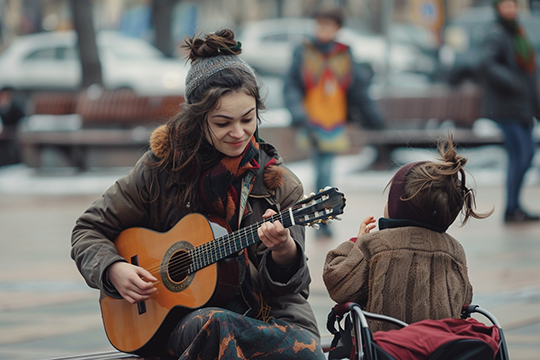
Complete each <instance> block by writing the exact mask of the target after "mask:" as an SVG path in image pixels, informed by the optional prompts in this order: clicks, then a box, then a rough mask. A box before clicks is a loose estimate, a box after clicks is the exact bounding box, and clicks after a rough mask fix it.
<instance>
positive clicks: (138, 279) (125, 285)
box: [109, 261, 157, 304]
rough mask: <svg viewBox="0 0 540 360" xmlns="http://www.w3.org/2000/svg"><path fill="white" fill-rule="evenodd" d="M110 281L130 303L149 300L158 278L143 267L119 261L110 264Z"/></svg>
mask: <svg viewBox="0 0 540 360" xmlns="http://www.w3.org/2000/svg"><path fill="white" fill-rule="evenodd" d="M109 281H110V282H111V284H112V285H113V286H114V287H115V288H116V290H117V291H118V292H119V293H120V295H122V297H123V298H124V299H126V300H127V301H128V302H129V303H130V304H135V303H138V302H141V301H145V300H148V299H149V298H150V295H152V294H153V293H154V292H155V291H156V290H157V289H156V288H155V287H154V284H153V283H154V282H156V281H157V279H156V278H155V277H154V276H152V274H150V273H149V272H148V271H147V270H145V269H143V268H142V267H139V266H136V265H132V264H129V263H127V262H123V261H119V262H115V263H114V264H112V265H111V266H109Z"/></svg>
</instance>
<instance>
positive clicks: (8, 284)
mask: <svg viewBox="0 0 540 360" xmlns="http://www.w3.org/2000/svg"><path fill="white" fill-rule="evenodd" d="M291 167H292V168H293V170H294V171H295V172H297V173H298V174H299V176H300V177H301V178H302V180H303V181H304V183H305V184H306V188H309V179H311V173H310V170H309V169H308V165H307V164H305V163H301V164H300V163H299V164H292V165H291ZM122 171H123V170H116V171H110V172H103V173H96V174H92V173H87V174H66V175H62V174H60V175H58V174H47V173H45V174H43V173H41V174H36V173H34V172H32V171H28V170H27V169H18V168H14V169H7V170H5V169H0V239H1V242H2V251H1V252H0V360H8V359H9V360H31V359H40V358H46V357H53V356H66V355H72V354H80V353H88V352H95V351H104V350H111V349H112V348H111V346H110V345H109V343H108V341H107V339H106V336H105V333H104V331H103V328H102V324H101V318H100V310H99V305H98V302H97V298H98V292H97V291H96V290H91V289H89V288H88V287H87V286H86V284H85V283H84V281H83V280H82V278H81V277H80V275H79V274H78V272H77V270H76V269H75V265H74V263H73V261H72V260H71V259H70V257H69V250H70V246H69V241H70V233H71V229H72V227H73V224H74V222H75V220H76V218H77V217H78V216H79V215H80V214H81V213H82V212H83V211H84V210H85V209H86V208H87V207H88V206H89V205H90V204H91V203H92V202H93V201H94V200H95V199H96V198H97V197H98V196H99V195H100V193H101V192H102V191H104V190H105V189H106V187H108V186H109V185H110V184H112V182H113V181H114V179H116V178H117V177H119V176H120V175H121V173H122ZM471 172H472V175H473V176H474V178H475V179H476V180H477V182H478V185H477V187H476V188H477V193H478V194H477V204H478V209H479V210H480V211H484V210H486V211H487V210H489V209H491V208H492V207H495V214H494V215H493V216H491V217H490V218H488V219H485V220H475V219H472V220H471V221H470V223H468V224H467V225H465V226H464V227H459V226H458V225H456V224H455V225H453V226H452V227H451V228H450V229H449V233H450V234H451V235H453V236H454V237H456V238H457V239H458V240H459V241H460V242H461V243H462V244H463V246H464V248H465V251H466V253H467V257H468V264H469V274H470V278H471V281H472V283H473V286H474V294H475V295H474V302H475V303H478V304H479V305H481V306H482V307H484V308H485V309H487V310H489V311H490V312H492V313H493V314H494V315H495V316H496V317H497V318H498V320H499V321H500V322H501V323H502V326H503V329H504V330H505V332H506V336H507V343H508V345H509V350H510V357H511V359H513V360H526V359H538V358H540V280H539V279H540V261H539V259H540V224H527V225H522V226H505V225H504V224H503V223H502V221H501V218H502V214H501V208H502V201H503V200H502V199H503V189H502V185H501V183H502V181H501V179H502V174H501V172H498V171H484V170H478V171H471ZM391 175H392V172H382V173H381V172H378V173H375V172H361V173H359V172H350V171H348V170H346V169H345V170H340V171H338V172H337V178H336V186H337V187H338V188H339V189H340V191H342V192H344V193H345V196H346V199H347V206H346V208H345V213H344V215H343V216H342V221H341V222H334V223H333V224H332V225H331V226H332V227H333V228H334V231H335V238H334V240H333V241H331V242H326V243H321V242H317V241H316V240H315V238H314V230H312V229H308V231H307V240H306V241H307V245H306V246H307V252H308V256H309V258H310V260H309V263H310V266H311V272H312V278H313V284H312V295H311V298H310V301H311V304H312V306H313V308H314V310H315V312H316V315H317V319H318V321H319V326H320V329H321V333H323V334H327V331H326V329H325V322H326V315H327V313H328V311H329V310H330V308H331V307H332V306H333V303H332V301H331V300H330V299H329V298H328V296H327V294H326V290H325V288H324V285H323V283H322V279H321V272H322V264H323V262H324V257H325V255H326V253H327V251H328V250H329V249H331V248H333V247H335V246H337V245H338V244H339V243H340V242H341V241H345V240H347V239H349V238H350V237H351V236H354V235H355V234H356V232H357V227H358V223H359V221H360V220H361V219H363V218H364V217H366V216H368V215H374V216H375V217H380V216H382V211H383V208H384V203H385V194H383V189H384V187H385V186H386V183H387V182H388V180H389V179H390V177H391ZM85 182H87V183H88V184H89V185H88V186H83V185H81V183H85ZM524 198H525V205H526V206H528V208H530V209H534V210H536V211H540V205H539V204H540V183H539V181H537V180H536V179H535V178H533V180H532V181H530V182H529V184H528V185H527V187H526V188H525V197H524Z"/></svg>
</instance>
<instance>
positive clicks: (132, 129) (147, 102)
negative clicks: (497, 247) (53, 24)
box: [19, 86, 502, 170]
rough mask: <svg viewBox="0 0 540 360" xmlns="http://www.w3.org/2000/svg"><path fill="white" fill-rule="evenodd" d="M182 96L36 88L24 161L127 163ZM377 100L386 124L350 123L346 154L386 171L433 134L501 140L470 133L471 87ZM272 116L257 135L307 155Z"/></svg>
mask: <svg viewBox="0 0 540 360" xmlns="http://www.w3.org/2000/svg"><path fill="white" fill-rule="evenodd" d="M182 101H183V98H182V97H181V96H164V97H147V96H138V95H136V94H135V93H133V92H131V91H127V90H126V91H115V92H104V93H102V94H101V95H100V96H90V95H89V94H88V93H86V92H78V93H77V92H75V93H36V94H34V95H33V96H32V106H31V114H32V115H31V116H29V117H28V118H26V119H25V121H23V123H22V124H21V126H20V131H19V141H20V145H21V151H22V158H23V161H24V162H25V163H26V164H27V165H29V166H32V167H40V166H44V165H45V164H44V162H43V158H44V154H46V152H47V151H51V150H54V151H55V152H56V153H57V154H60V155H61V157H62V161H63V165H64V166H73V167H76V168H78V169H81V170H85V169H88V168H89V167H93V166H96V167H99V166H105V167H106V166H131V165H133V164H134V163H135V162H136V161H137V159H138V158H139V157H140V155H141V154H142V153H143V152H144V151H145V150H146V149H148V139H149V137H150V134H151V132H152V130H153V129H154V128H155V127H156V126H158V125H159V124H162V123H163V122H164V121H165V120H166V119H167V118H169V117H170V116H172V115H174V114H175V113H176V112H178V111H179V109H180V103H181V102H182ZM376 101H377V105H378V107H379V108H380V109H381V112H382V113H383V116H384V119H385V121H386V129H385V130H380V131H379V130H365V129H361V128H359V127H358V126H355V125H350V131H349V133H350V138H351V142H352V146H351V149H350V151H349V152H350V153H357V152H358V151H359V149H361V148H362V147H364V146H373V147H374V148H376V150H377V154H378V155H377V159H376V161H375V163H374V165H373V166H374V167H375V168H387V167H388V166H389V165H390V157H391V153H392V151H394V150H395V149H396V148H400V147H411V148H417V147H434V146H435V140H436V139H437V138H440V137H447V136H448V134H449V133H452V134H453V137H454V140H455V142H456V143H457V144H458V145H459V146H462V147H473V146H481V145H489V144H501V143H502V138H501V136H500V134H498V133H493V134H488V135H485V136H484V135H482V134H478V133H477V132H475V131H473V124H474V122H475V121H476V120H477V119H478V118H480V91H479V90H478V88H476V87H474V86H469V87H463V88H459V89H448V88H439V89H437V90H436V91H435V90H433V91H430V92H429V93H425V94H415V95H406V96H404V95H387V96H384V97H382V98H381V99H378V100H376ZM269 113H270V112H269ZM282 113H283V112H282ZM263 117H265V114H263ZM271 117H272V116H270V119H268V121H267V122H265V121H263V125H262V126H261V129H260V134H261V137H262V138H263V139H264V140H266V141H267V142H269V143H271V144H273V145H275V146H276V147H277V148H278V149H279V151H280V154H281V155H282V156H283V158H284V160H285V161H287V162H291V161H298V160H303V159H307V158H308V157H309V154H308V153H307V152H306V151H302V150H301V149H298V148H297V147H296V145H295V137H296V130H294V129H292V128H290V127H288V125H287V124H288V122H287V121H285V123H283V124H282V125H280V126H272V122H273V120H272V118H271ZM267 124H269V125H267Z"/></svg>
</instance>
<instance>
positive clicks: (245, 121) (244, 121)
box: [242, 117, 254, 124]
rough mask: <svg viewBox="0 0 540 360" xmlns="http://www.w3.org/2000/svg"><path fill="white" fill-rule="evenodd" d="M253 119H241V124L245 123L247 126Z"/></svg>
mask: <svg viewBox="0 0 540 360" xmlns="http://www.w3.org/2000/svg"><path fill="white" fill-rule="evenodd" d="M253 119H254V117H250V118H248V119H242V122H243V123H245V124H248V123H250V122H251V121H253Z"/></svg>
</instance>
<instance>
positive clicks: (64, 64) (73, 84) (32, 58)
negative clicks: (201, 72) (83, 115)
mask: <svg viewBox="0 0 540 360" xmlns="http://www.w3.org/2000/svg"><path fill="white" fill-rule="evenodd" d="M76 44H77V35H76V33H75V32H74V31H62V32H44V33H37V34H31V35H24V36H20V37H18V38H16V39H15V41H14V42H13V43H12V44H11V45H10V46H9V47H8V48H7V49H6V50H5V51H4V52H3V53H2V54H1V55H0V88H12V89H15V90H23V91H27V90H30V91H34V90H76V89H77V88H78V87H79V84H80V83H81V76H82V75H81V64H80V61H79V52H78V49H77V48H76ZM97 45H98V51H99V57H100V62H101V67H102V74H103V83H104V86H105V88H106V89H110V90H115V89H131V90H133V91H134V92H136V93H137V94H140V95H183V93H184V86H185V84H184V81H185V77H186V75H187V70H188V65H186V62H185V61H184V60H180V59H171V58H167V57H165V56H164V55H163V54H162V53H161V52H160V51H159V50H157V49H156V48H155V47H153V46H152V45H150V44H149V43H148V42H146V41H144V40H142V39H137V38H130V37H126V36H123V35H121V34H120V33H117V32H112V31H106V32H100V33H99V34H98V35H97Z"/></svg>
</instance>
